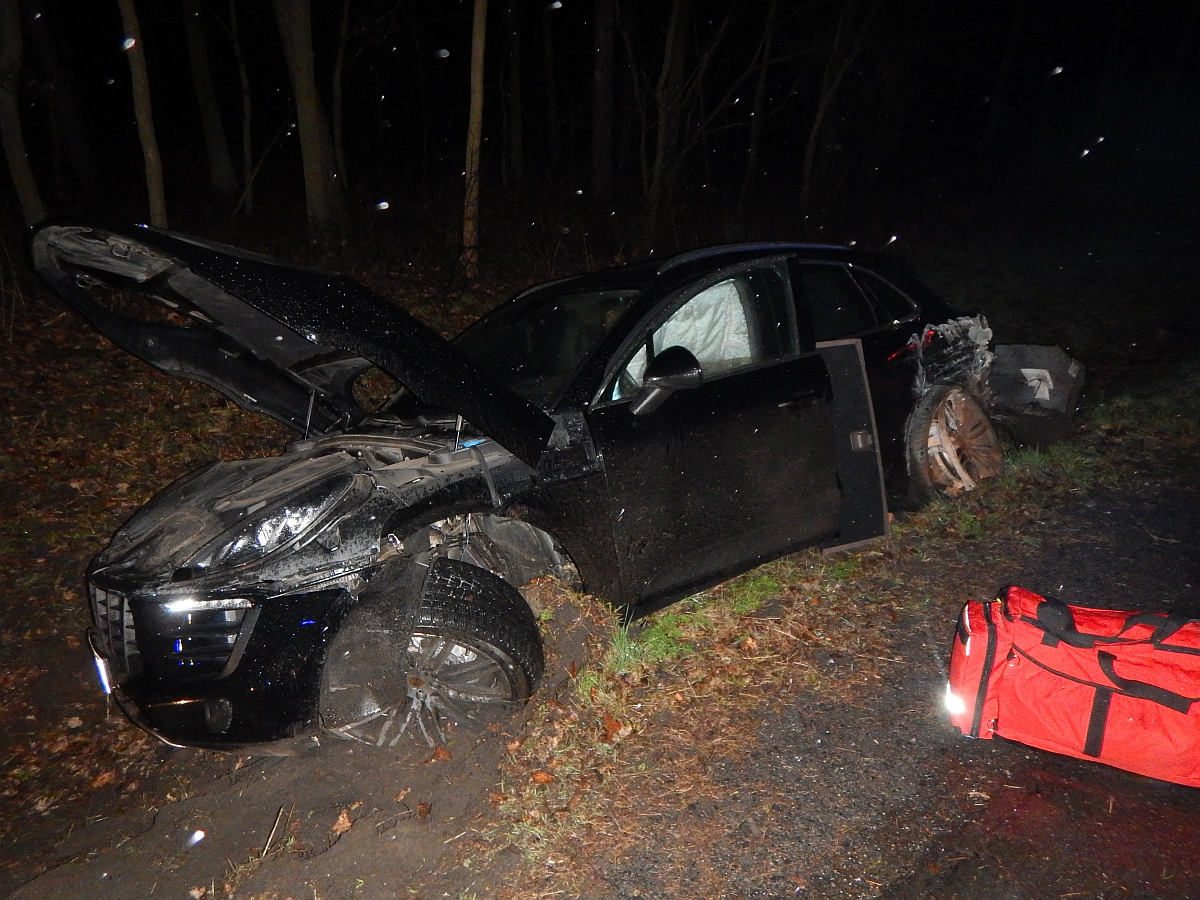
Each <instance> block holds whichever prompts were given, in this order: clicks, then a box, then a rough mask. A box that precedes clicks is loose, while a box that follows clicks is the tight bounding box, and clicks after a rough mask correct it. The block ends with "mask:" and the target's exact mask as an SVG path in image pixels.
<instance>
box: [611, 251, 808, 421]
mask: <svg viewBox="0 0 1200 900" xmlns="http://www.w3.org/2000/svg"><path fill="white" fill-rule="evenodd" d="M788 300H789V297H788V289H787V281H786V279H785V278H784V277H783V275H782V274H781V273H780V272H779V271H778V270H776V269H774V268H764V269H756V270H753V271H749V272H741V273H738V274H737V275H734V276H733V277H731V278H726V279H724V280H722V281H718V282H717V283H716V284H712V285H709V286H708V287H706V288H704V289H703V290H701V291H699V292H698V293H696V294H694V295H693V296H692V297H690V298H689V299H687V300H686V301H684V303H683V304H682V305H681V306H679V307H678V308H677V309H676V310H675V311H674V312H673V313H672V314H671V315H670V317H668V318H667V320H666V321H665V322H663V323H662V324H660V325H658V326H657V327H656V328H654V329H653V330H652V331H651V332H650V333H649V334H647V335H646V338H645V340H644V341H643V342H642V344H641V346H640V347H639V348H638V350H637V351H636V352H635V353H634V354H633V356H632V357H631V358H630V360H629V362H628V363H627V364H626V365H625V367H624V369H623V370H622V371H621V374H620V376H619V377H618V378H617V379H616V381H614V383H613V386H612V388H611V390H610V392H609V399H610V400H621V399H624V398H626V397H631V396H633V395H634V394H636V393H637V392H638V391H639V390H641V387H642V379H643V376H644V375H645V372H646V366H647V365H648V364H649V362H650V360H651V359H652V358H653V357H654V356H656V355H657V354H659V353H661V352H662V351H663V350H666V349H667V348H668V347H684V348H685V349H687V350H688V351H690V352H691V354H692V355H693V356H695V357H696V360H697V362H699V363H700V368H701V370H702V371H703V372H704V377H705V379H706V380H707V379H712V378H719V377H720V376H722V375H726V374H729V373H730V372H736V371H738V370H740V369H744V368H746V367H748V366H753V365H758V364H759V363H762V362H765V361H769V360H772V359H780V358H782V357H784V356H787V355H791V354H794V353H795V352H796V330H795V323H794V319H793V317H792V315H791V308H792V306H791V304H790V303H789V302H788Z"/></svg>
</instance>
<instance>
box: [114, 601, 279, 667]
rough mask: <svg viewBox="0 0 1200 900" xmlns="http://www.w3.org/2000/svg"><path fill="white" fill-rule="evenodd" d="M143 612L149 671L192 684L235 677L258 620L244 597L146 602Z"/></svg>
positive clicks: (140, 609) (143, 645) (143, 640)
mask: <svg viewBox="0 0 1200 900" xmlns="http://www.w3.org/2000/svg"><path fill="white" fill-rule="evenodd" d="M137 612H138V622H139V626H140V629H141V649H142V654H143V656H144V658H145V664H146V667H147V668H148V669H150V670H151V671H155V672H159V673H160V674H164V675H167V674H170V675H171V676H173V677H182V678H188V679H191V678H214V677H218V676H220V675H222V674H226V675H227V674H229V672H231V671H232V670H233V668H234V667H235V666H236V665H237V662H238V658H239V657H240V655H241V652H240V651H241V649H242V648H244V647H245V643H246V640H248V639H249V633H250V630H251V629H252V628H253V626H254V620H255V619H256V618H257V617H258V614H257V611H256V610H254V609H252V608H251V603H250V601H248V600H244V599H241V598H237V599H206V600H190V601H189V600H184V601H174V602H167V603H162V602H156V603H143V604H139V605H138V608H137ZM239 638H241V640H240V641H239Z"/></svg>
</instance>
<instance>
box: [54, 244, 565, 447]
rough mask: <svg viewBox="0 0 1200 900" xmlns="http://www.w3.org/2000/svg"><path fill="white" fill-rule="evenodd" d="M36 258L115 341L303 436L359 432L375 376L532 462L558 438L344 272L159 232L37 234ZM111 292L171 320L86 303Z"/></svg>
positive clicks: (522, 404)
mask: <svg viewBox="0 0 1200 900" xmlns="http://www.w3.org/2000/svg"><path fill="white" fill-rule="evenodd" d="M32 254H33V262H34V265H35V267H36V268H37V271H38V273H39V274H40V275H41V276H42V278H44V279H45V281H46V282H47V283H48V284H49V285H50V286H51V287H52V288H53V289H54V290H55V292H56V293H58V294H59V296H61V297H62V298H63V300H64V301H66V302H67V303H68V304H69V305H70V306H71V307H72V308H74V309H75V310H76V311H77V312H79V313H80V314H81V315H83V316H84V317H85V318H86V319H87V320H88V321H89V322H91V323H92V325H93V326H94V327H95V328H96V329H97V330H98V331H99V332H100V333H101V334H103V335H104V336H105V337H107V338H108V339H109V340H111V341H113V343H115V344H117V345H118V346H120V347H122V348H123V349H125V350H127V351H129V352H130V353H132V354H134V355H135V356H137V357H139V358H140V359H142V360H144V361H145V362H147V363H149V364H150V365H152V366H153V367H154V368H156V369H158V370H159V371H162V372H166V373H168V374H173V375H182V376H184V377H188V378H193V379H195V380H197V381H201V382H203V383H204V384H207V385H209V386H210V387H212V388H214V389H216V390H218V391H220V392H221V393H222V394H223V395H224V396H226V397H228V398H229V399H230V400H232V401H233V402H234V403H237V404H238V405H239V406H241V407H243V408H246V409H252V410H255V411H258V412H264V413H266V414H268V415H270V416H272V417H274V418H276V419H278V420H279V421H281V422H283V423H284V424H286V425H288V426H290V427H292V428H294V429H295V430H296V431H298V432H300V433H301V434H304V435H322V434H330V433H335V432H338V431H344V430H346V429H347V428H350V427H353V426H355V425H357V424H359V423H360V422H362V421H363V419H364V418H366V416H367V413H366V412H364V411H363V409H362V408H361V407H360V406H359V404H358V403H357V402H356V401H355V399H354V396H353V393H352V390H351V388H352V385H353V383H354V381H355V379H357V378H359V377H360V376H361V375H363V374H364V373H365V372H367V371H368V370H369V369H371V368H372V367H375V366H377V367H378V368H380V369H382V370H383V371H384V372H386V373H387V374H388V375H390V376H391V377H392V378H395V379H396V380H397V381H399V382H400V383H401V384H403V385H405V386H406V387H407V388H408V389H409V390H411V391H412V392H413V394H415V395H416V396H417V397H418V398H419V399H420V400H421V401H423V402H424V403H427V404H430V405H433V406H438V407H443V408H445V409H448V410H450V411H451V412H454V413H457V414H458V415H461V416H462V417H463V418H464V419H466V420H467V421H468V422H470V423H471V424H472V425H473V426H474V427H476V428H478V429H479V430H481V431H482V432H483V433H485V434H487V435H488V436H490V437H492V438H493V439H495V440H496V441H497V442H498V443H500V444H501V445H503V446H504V447H506V448H507V449H508V450H510V451H511V452H512V453H514V454H515V455H516V456H517V457H518V458H520V459H522V460H523V461H525V462H526V463H528V464H530V465H537V461H538V459H539V457H540V456H541V453H542V451H543V450H545V449H546V445H547V442H548V440H549V438H550V436H551V434H552V433H553V431H554V427H555V423H554V420H552V419H551V418H550V417H549V416H548V415H546V413H544V412H543V411H542V410H540V409H538V408H537V407H536V406H534V405H533V404H531V403H529V402H527V401H525V400H523V399H522V398H520V397H518V396H517V395H516V394H514V393H513V392H512V391H510V390H509V389H508V388H506V387H505V386H504V385H501V384H499V383H497V382H496V381H494V380H493V379H491V378H489V377H488V376H487V375H485V374H483V373H482V372H481V371H480V370H479V369H478V368H477V367H476V366H474V365H473V364H472V363H471V362H470V361H469V360H468V359H466V357H464V356H463V355H462V354H461V353H459V352H458V351H457V350H455V349H454V347H453V346H451V344H450V343H449V342H448V341H446V340H445V339H443V338H442V337H441V336H440V335H438V334H436V333H435V332H434V331H432V330H431V329H429V328H428V327H426V326H425V325H422V324H421V323H420V322H418V321H417V320H416V319H414V318H413V317H412V316H410V315H408V314H407V313H406V312H404V311H403V310H401V309H400V308H399V307H397V306H395V305H393V304H391V303H389V302H388V301H386V300H384V299H383V298H382V297H380V296H378V295H377V294H375V293H373V292H372V291H370V290H368V289H367V288H366V287H364V286H363V285H361V284H359V283H358V282H356V281H354V280H352V279H350V278H347V277H345V276H344V275H339V274H337V273H333V272H324V271H320V270H316V269H308V268H303V267H300V266H294V265H290V264H288V263H283V262H279V261H277V260H272V259H269V258H268V257H265V256H260V255H258V254H255V253H250V252H248V251H245V250H240V249H238V248H235V247H229V246H226V245H223V244H217V243H213V242H209V241H205V240H202V239H199V238H193V237H189V236H185V235H180V234H175V233H172V232H168V231H162V230H158V229H154V228H146V227H137V226H124V225H116V226H113V225H108V224H98V223H92V222H84V221H62V220H60V221H52V222H49V223H47V224H44V225H42V226H40V227H39V228H38V229H37V230H36V231H35V232H34V235H33V241H32ZM105 289H110V290H116V291H122V292H133V293H137V294H141V295H143V296H145V297H149V298H151V299H153V300H156V301H158V302H159V303H160V304H162V305H163V306H165V307H166V308H167V309H168V310H170V311H171V312H172V313H174V314H175V315H174V316H171V317H168V319H167V320H166V321H161V322H158V321H155V322H150V321H144V320H143V319H140V318H134V317H131V316H128V315H125V314H124V313H122V312H118V311H116V310H114V309H112V308H110V307H109V306H106V305H105V304H103V303H101V302H98V300H97V299H96V298H95V296H94V292H97V291H104V290H105ZM183 323H186V324H183Z"/></svg>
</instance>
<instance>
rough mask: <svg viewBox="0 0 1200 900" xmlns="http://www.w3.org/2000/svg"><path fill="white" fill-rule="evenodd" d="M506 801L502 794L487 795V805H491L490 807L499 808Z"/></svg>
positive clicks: (493, 792)
mask: <svg viewBox="0 0 1200 900" xmlns="http://www.w3.org/2000/svg"><path fill="white" fill-rule="evenodd" d="M507 799H508V798H507V797H505V796H504V795H503V794H497V793H496V792H495V791H492V792H491V793H490V794H488V803H490V804H492V806H499V805H500V804H501V803H503V802H504V801H505V800H507Z"/></svg>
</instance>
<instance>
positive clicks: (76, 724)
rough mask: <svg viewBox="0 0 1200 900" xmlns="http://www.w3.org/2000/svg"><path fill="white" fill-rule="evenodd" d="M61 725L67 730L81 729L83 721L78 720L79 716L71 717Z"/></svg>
mask: <svg viewBox="0 0 1200 900" xmlns="http://www.w3.org/2000/svg"><path fill="white" fill-rule="evenodd" d="M63 724H64V725H66V726H67V727H68V728H82V727H83V719H81V718H79V716H71V718H69V719H67V721H65V722H64V723H63Z"/></svg>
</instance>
